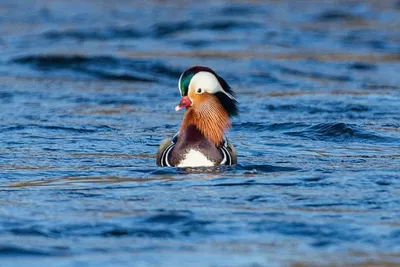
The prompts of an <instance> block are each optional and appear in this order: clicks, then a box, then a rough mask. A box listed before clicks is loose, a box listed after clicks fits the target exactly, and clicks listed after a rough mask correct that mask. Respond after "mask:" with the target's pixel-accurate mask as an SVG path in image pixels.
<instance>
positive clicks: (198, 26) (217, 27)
mask: <svg viewBox="0 0 400 267" xmlns="http://www.w3.org/2000/svg"><path fill="white" fill-rule="evenodd" d="M259 26H260V25H259V24H258V23H254V22H248V21H237V20H220V21H211V22H203V23H193V22H191V21H180V22H169V23H166V22H163V23H158V24H155V25H154V26H153V27H152V32H153V35H154V37H158V38H159V37H166V36H169V35H172V34H176V33H181V32H186V31H193V30H212V31H228V30H232V29H249V28H255V27H259Z"/></svg>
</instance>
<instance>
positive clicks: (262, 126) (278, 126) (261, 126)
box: [232, 122, 307, 131]
mask: <svg viewBox="0 0 400 267" xmlns="http://www.w3.org/2000/svg"><path fill="white" fill-rule="evenodd" d="M304 126H307V125H306V124H304V123H293V122H283V123H262V122H242V123H238V124H234V125H233V127H232V130H233V131H242V130H250V131H265V130H268V131H279V130H290V129H295V128H299V127H304Z"/></svg>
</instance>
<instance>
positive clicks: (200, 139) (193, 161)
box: [157, 124, 237, 168]
mask: <svg viewBox="0 0 400 267" xmlns="http://www.w3.org/2000/svg"><path fill="white" fill-rule="evenodd" d="M236 162H237V155H236V151H235V148H234V147H233V145H232V144H231V143H229V142H228V140H227V139H225V140H224V143H223V144H222V145H221V146H216V145H215V144H214V143H213V142H211V141H210V140H209V139H207V138H206V137H205V136H204V135H203V134H202V133H201V132H200V131H199V130H198V129H197V127H196V126H195V125H193V124H191V125H189V126H188V127H187V128H185V130H184V131H183V132H182V133H177V134H176V135H175V136H174V138H166V139H165V140H164V142H163V143H162V145H161V146H160V148H159V151H158V153H157V164H158V165H160V166H175V167H179V168H184V167H213V166H219V165H234V164H236Z"/></svg>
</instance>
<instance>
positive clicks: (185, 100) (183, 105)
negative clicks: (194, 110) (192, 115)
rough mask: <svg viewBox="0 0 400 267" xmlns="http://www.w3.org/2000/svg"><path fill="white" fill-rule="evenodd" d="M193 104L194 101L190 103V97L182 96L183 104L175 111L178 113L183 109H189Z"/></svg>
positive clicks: (180, 103)
mask: <svg viewBox="0 0 400 267" xmlns="http://www.w3.org/2000/svg"><path fill="white" fill-rule="evenodd" d="M191 104H192V101H190V99H189V97H188V96H182V99H181V102H179V105H177V106H176V107H175V111H178V110H180V109H183V108H187V107H189V106H190V105H191Z"/></svg>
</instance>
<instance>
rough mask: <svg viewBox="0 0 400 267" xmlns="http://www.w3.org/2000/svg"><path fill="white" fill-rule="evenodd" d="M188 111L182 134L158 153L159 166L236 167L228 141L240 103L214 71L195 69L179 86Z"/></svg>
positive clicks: (190, 70) (181, 107)
mask: <svg viewBox="0 0 400 267" xmlns="http://www.w3.org/2000/svg"><path fill="white" fill-rule="evenodd" d="M178 88H179V92H180V94H181V101H180V103H179V104H178V105H177V106H176V107H175V110H176V111H178V110H180V109H183V108H186V111H185V116H184V118H183V121H182V124H181V127H180V130H179V132H178V133H177V134H176V135H175V136H173V137H169V138H166V139H164V140H163V141H162V143H161V145H160V147H159V149H158V151H157V157H156V160H157V164H158V165H159V166H174V167H178V168H182V167H214V166H219V165H234V164H236V163H237V154H236V151H235V148H234V147H233V145H232V144H231V143H229V141H228V139H226V138H225V135H224V134H225V131H226V130H227V129H229V128H230V127H231V122H230V117H232V116H235V115H237V114H238V107H237V104H238V102H237V100H236V99H235V95H234V92H233V91H232V89H231V87H230V86H229V85H228V83H227V82H226V81H225V80H224V79H223V78H221V76H219V75H218V74H217V73H215V72H214V71H213V70H212V69H210V68H207V67H202V66H195V67H191V68H189V69H187V70H186V71H184V72H183V73H182V75H181V76H180V78H179V82H178Z"/></svg>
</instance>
